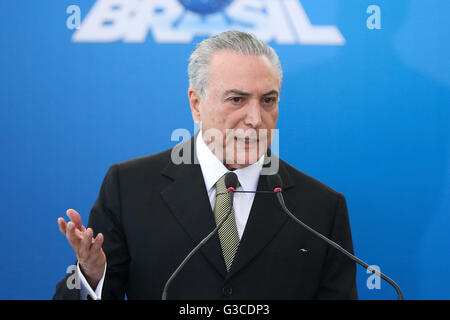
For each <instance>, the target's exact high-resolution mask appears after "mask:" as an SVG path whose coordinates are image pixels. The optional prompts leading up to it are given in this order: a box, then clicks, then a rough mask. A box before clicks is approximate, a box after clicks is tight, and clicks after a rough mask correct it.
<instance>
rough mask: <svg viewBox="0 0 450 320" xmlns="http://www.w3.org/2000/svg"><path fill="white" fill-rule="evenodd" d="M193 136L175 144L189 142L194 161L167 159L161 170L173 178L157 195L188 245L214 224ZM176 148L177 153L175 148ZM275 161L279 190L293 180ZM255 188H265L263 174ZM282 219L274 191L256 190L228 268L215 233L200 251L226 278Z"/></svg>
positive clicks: (254, 252) (269, 237) (265, 240)
mask: <svg viewBox="0 0 450 320" xmlns="http://www.w3.org/2000/svg"><path fill="white" fill-rule="evenodd" d="M195 138H196V136H194V137H193V138H192V139H191V140H189V141H187V142H186V143H185V144H182V145H180V146H179V147H178V148H181V149H183V148H184V150H187V147H186V145H188V144H189V145H190V148H191V149H190V152H191V153H190V154H191V155H192V158H191V160H192V161H193V162H192V163H194V164H180V165H175V164H174V163H172V162H169V164H168V165H167V167H166V168H165V170H164V171H163V172H162V174H163V175H165V176H167V177H169V178H171V179H172V180H173V182H172V183H170V184H169V185H168V186H167V187H166V188H165V189H164V190H163V191H162V192H161V197H162V199H163V200H164V201H165V202H166V204H167V206H168V208H169V209H170V211H171V213H172V214H173V215H174V217H175V218H176V219H177V220H178V222H179V223H180V225H181V226H182V227H183V229H184V230H185V231H186V233H187V234H189V236H190V237H191V239H192V242H193V247H192V248H194V246H196V245H197V244H198V243H199V242H200V241H201V240H203V239H204V238H205V237H206V236H207V235H208V234H209V233H210V232H211V231H212V230H214V228H215V227H216V223H215V220H214V213H213V211H212V209H211V205H210V202H209V198H208V193H207V190H206V187H205V182H204V179H203V174H202V171H201V168H200V165H199V164H197V163H198V161H197V159H196V153H195ZM175 148H177V147H175ZM176 152H178V153H179V154H180V152H179V151H176ZM181 154H182V151H181ZM277 160H279V159H277ZM279 161H280V168H279V174H280V176H281V178H282V180H283V183H284V184H285V186H284V188H283V190H284V191H286V190H288V189H289V188H291V187H292V186H293V184H292V183H291V179H290V177H289V174H288V173H287V171H286V168H284V166H283V165H282V161H281V160H279ZM257 190H258V191H267V190H269V187H268V185H267V178H266V176H260V179H259V181H258V187H257ZM284 197H285V201H286V205H287V206H288V207H289V209H290V210H291V211H292V210H293V209H294V207H293V205H294V202H293V201H291V200H290V199H289V195H288V194H286V192H285V193H284ZM286 220H287V216H286V214H285V213H284V212H283V211H282V210H281V207H280V204H279V203H278V200H277V199H276V197H275V195H274V194H256V195H255V198H254V200H253V205H252V208H251V211H250V215H249V218H248V220H247V224H246V227H245V230H244V234H243V235H242V239H241V241H240V244H239V248H238V251H237V252H236V256H235V258H234V261H233V264H232V266H231V269H230V271H229V272H228V273H227V272H226V267H225V261H224V258H223V254H222V249H221V246H220V240H219V236H218V235H217V234H215V235H214V236H213V237H212V238H211V239H209V241H208V242H207V243H206V244H205V245H204V246H203V247H202V248H201V249H200V252H201V253H202V254H203V255H204V256H205V258H206V259H207V260H208V261H209V262H210V263H211V265H212V266H213V267H214V268H215V269H216V270H217V272H218V273H219V274H220V275H222V277H223V278H224V279H225V278H230V277H232V276H233V275H234V274H236V273H237V272H238V271H239V270H241V269H242V268H243V267H245V266H246V265H247V264H248V263H250V262H251V260H252V259H253V258H254V257H255V256H256V255H257V254H258V253H259V252H260V251H261V250H262V249H263V248H264V247H265V246H266V245H267V244H268V243H269V242H270V241H271V240H272V239H273V238H274V237H275V236H276V234H277V233H278V232H279V231H280V230H281V227H282V226H283V225H284V223H285V222H286ZM180 262H181V261H180Z"/></svg>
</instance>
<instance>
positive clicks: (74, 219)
mask: <svg viewBox="0 0 450 320" xmlns="http://www.w3.org/2000/svg"><path fill="white" fill-rule="evenodd" d="M66 214H67V216H68V217H69V219H70V221H69V222H68V223H66V221H65V220H64V218H63V217H59V218H58V227H59V230H60V231H61V233H62V234H64V235H65V236H66V238H67V240H68V241H69V244H70V245H71V247H72V248H73V250H74V251H75V254H76V256H77V259H78V262H79V263H80V267H81V271H82V272H83V275H84V277H85V278H86V280H87V281H88V283H89V285H90V286H91V288H92V289H94V290H95V288H96V287H97V284H98V282H99V281H100V279H101V278H102V276H103V272H104V270H105V264H106V255H105V253H104V252H103V249H102V244H103V241H104V237H103V235H102V234H101V233H99V234H97V237H95V238H94V231H93V230H92V229H91V228H87V229H86V228H85V227H84V226H83V224H82V222H81V216H80V214H79V213H78V212H76V211H75V210H73V209H68V210H67V212H66Z"/></svg>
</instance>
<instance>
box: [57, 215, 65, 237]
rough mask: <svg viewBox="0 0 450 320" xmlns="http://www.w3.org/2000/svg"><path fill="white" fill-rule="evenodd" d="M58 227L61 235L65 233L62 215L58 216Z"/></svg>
mask: <svg viewBox="0 0 450 320" xmlns="http://www.w3.org/2000/svg"><path fill="white" fill-rule="evenodd" d="M58 227H59V231H61V233H62V234H63V235H66V229H67V224H66V221H65V220H64V218H63V217H59V218H58Z"/></svg>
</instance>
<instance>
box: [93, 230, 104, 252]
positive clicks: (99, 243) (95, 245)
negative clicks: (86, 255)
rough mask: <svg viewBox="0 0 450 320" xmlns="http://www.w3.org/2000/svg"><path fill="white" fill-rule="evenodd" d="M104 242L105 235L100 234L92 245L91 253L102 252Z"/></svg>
mask: <svg viewBox="0 0 450 320" xmlns="http://www.w3.org/2000/svg"><path fill="white" fill-rule="evenodd" d="M104 240H105V238H104V237H103V234H101V233H99V234H98V235H97V237H96V238H95V239H94V242H93V243H92V246H91V252H93V253H97V252H98V251H100V249H101V248H102V245H103V241H104Z"/></svg>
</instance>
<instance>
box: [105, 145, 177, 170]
mask: <svg viewBox="0 0 450 320" xmlns="http://www.w3.org/2000/svg"><path fill="white" fill-rule="evenodd" d="M171 150H172V149H167V150H164V151H161V152H158V153H154V154H150V155H146V156H142V157H137V158H133V159H129V160H125V161H122V162H119V163H116V164H113V165H112V166H111V167H116V168H118V170H119V171H120V172H130V171H131V172H133V171H138V172H145V171H161V170H162V169H163V168H164V167H165V166H166V165H167V163H168V162H169V161H170V155H171ZM158 169H159V170H158Z"/></svg>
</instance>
